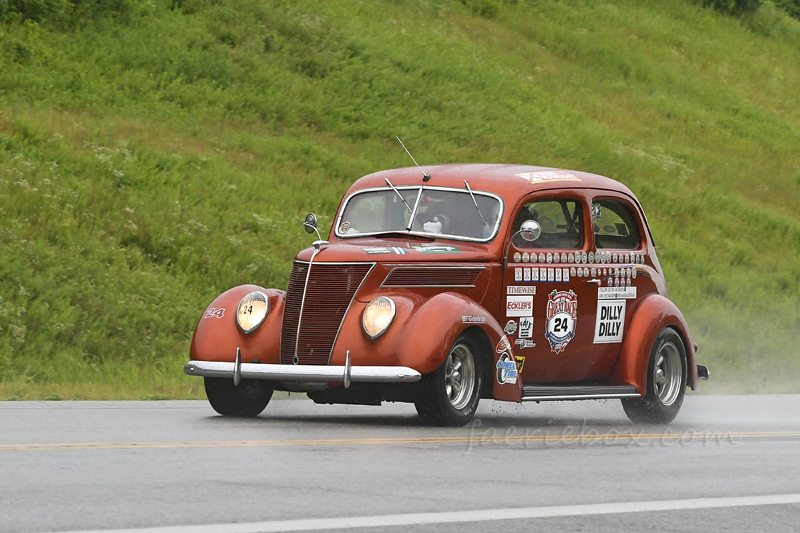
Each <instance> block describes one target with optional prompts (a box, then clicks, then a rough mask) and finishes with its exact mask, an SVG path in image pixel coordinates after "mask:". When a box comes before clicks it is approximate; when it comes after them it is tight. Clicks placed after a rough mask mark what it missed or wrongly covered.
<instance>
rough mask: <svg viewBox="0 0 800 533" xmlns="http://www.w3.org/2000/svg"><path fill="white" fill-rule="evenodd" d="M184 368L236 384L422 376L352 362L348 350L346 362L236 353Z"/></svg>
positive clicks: (400, 380)
mask: <svg viewBox="0 0 800 533" xmlns="http://www.w3.org/2000/svg"><path fill="white" fill-rule="evenodd" d="M183 372H184V373H185V374H187V375H189V376H204V377H212V378H231V379H233V381H234V383H236V384H237V385H238V384H239V381H240V380H241V379H266V380H271V381H296V382H321V381H322V382H330V381H338V382H342V383H344V386H345V387H349V386H350V383H351V382H365V383H413V382H415V381H419V380H420V378H422V374H420V373H419V372H417V371H416V370H414V369H413V368H408V367H405V366H351V365H350V354H349V353H348V357H347V361H346V363H345V366H322V365H266V364H264V365H262V364H260V363H242V362H241V358H240V356H239V354H238V353H237V354H236V362H233V363H221V362H216V361H189V362H188V363H186V365H185V366H184V367H183Z"/></svg>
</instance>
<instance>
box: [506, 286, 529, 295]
mask: <svg viewBox="0 0 800 533" xmlns="http://www.w3.org/2000/svg"><path fill="white" fill-rule="evenodd" d="M506 294H536V285H533V286H531V285H509V286H508V287H506Z"/></svg>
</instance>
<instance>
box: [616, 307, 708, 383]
mask: <svg viewBox="0 0 800 533" xmlns="http://www.w3.org/2000/svg"><path fill="white" fill-rule="evenodd" d="M668 327H671V328H673V329H675V330H676V331H677V333H678V335H680V336H681V338H682V339H683V343H684V347H685V348H686V358H687V361H686V363H687V365H688V366H689V372H688V378H689V386H690V387H691V388H692V390H694V389H695V388H696V387H697V363H696V361H695V349H694V343H693V342H692V338H691V336H690V335H689V326H688V325H687V324H686V320H685V319H684V318H683V315H682V314H681V312H680V311H679V310H678V308H677V306H676V305H675V304H674V303H672V302H671V301H670V300H668V299H667V298H665V297H664V296H661V295H660V294H656V293H651V294H648V295H647V296H645V297H644V299H643V300H642V302H641V303H640V304H639V306H638V307H637V308H636V311H635V312H634V315H633V318H632V319H631V323H630V326H628V331H627V332H626V334H625V340H624V341H623V344H622V350H621V352H620V356H619V360H618V361H617V365H616V367H615V368H614V374H613V376H612V381H614V382H618V383H629V384H631V385H635V386H636V391H637V392H638V393H639V394H641V395H642V396H644V395H645V394H647V365H648V363H649V361H650V350H651V349H652V347H653V343H654V342H655V340H656V337H657V336H658V334H659V333H660V332H661V330H662V329H664V328H668Z"/></svg>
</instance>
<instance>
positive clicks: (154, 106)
mask: <svg viewBox="0 0 800 533" xmlns="http://www.w3.org/2000/svg"><path fill="white" fill-rule="evenodd" d="M137 5H138V8H137V10H134V12H133V14H132V15H131V16H128V17H127V18H125V19H120V20H112V19H102V18H101V19H100V20H99V21H98V22H97V23H95V24H88V25H85V26H77V27H73V28H72V29H59V26H54V25H51V24H49V23H48V22H47V21H46V20H45V21H43V22H42V24H41V25H37V24H33V23H31V22H27V23H19V22H8V23H5V24H0V399H2V398H3V397H13V398H35V399H44V398H47V397H50V398H56V397H61V398H64V399H69V398H93V399H105V398H145V397H151V398H153V397H159V398H160V397H165V396H169V397H172V398H192V397H202V396H203V392H202V384H201V382H200V380H197V379H192V378H188V377H185V376H183V375H182V373H181V365H182V364H183V362H185V360H186V357H187V354H188V345H189V341H190V339H191V335H192V331H193V329H194V325H195V323H196V321H197V319H198V318H199V315H200V313H201V311H202V310H203V309H204V307H205V306H206V305H207V304H208V303H209V302H210V301H211V300H212V299H213V298H214V297H215V296H216V295H217V294H218V293H220V292H221V291H223V290H226V289H227V288H230V287H231V286H234V285H238V284H241V283H248V282H253V283H258V284H260V285H264V286H275V287H279V288H284V287H285V286H286V282H287V279H288V272H289V268H290V263H291V258H292V256H293V254H294V253H295V252H296V251H297V250H299V249H301V248H302V247H305V246H306V245H307V244H308V242H309V241H308V238H307V236H306V234H305V233H304V232H303V231H302V228H301V223H302V219H303V217H304V216H305V214H306V213H307V212H309V211H314V212H316V213H317V215H318V216H319V217H320V219H321V222H322V226H323V227H324V229H325V230H326V231H327V229H328V228H329V226H330V222H331V216H332V215H333V213H334V210H335V208H336V206H337V205H338V201H339V198H340V196H341V194H342V193H343V192H344V191H345V190H346V188H347V187H348V186H349V185H350V184H351V183H352V181H354V180H355V179H357V178H358V177H360V176H361V175H364V174H366V173H369V172H372V171H375V170H380V169H385V168H392V167H397V166H407V165H408V164H409V161H408V159H407V156H406V155H405V153H404V152H403V151H402V149H399V146H398V145H397V143H396V141H395V140H394V136H395V135H399V136H400V137H401V138H402V139H403V140H404V141H405V142H406V144H407V145H408V146H409V147H410V148H411V150H412V152H413V153H414V155H415V157H416V158H417V160H418V161H420V162H421V163H425V164H433V163H447V162H455V161H473V162H516V163H530V164H541V165H552V166H558V167H566V168H575V169H580V170H586V171H590V172H595V173H598V174H603V175H607V176H610V177H613V178H615V179H618V180H619V181H622V182H623V183H626V184H627V185H628V186H629V187H631V189H632V190H633V191H634V192H635V193H636V194H637V195H638V197H639V199H640V200H641V201H642V203H643V205H644V208H645V211H646V212H647V214H648V217H649V220H650V223H651V225H652V228H653V232H654V235H655V239H656V243H657V245H658V251H659V258H660V259H661V262H662V265H663V266H664V269H665V271H666V274H667V279H668V281H669V289H670V296H671V298H672V299H673V300H674V301H675V302H676V303H677V304H678V306H679V307H680V308H681V309H682V310H683V312H684V314H685V315H686V317H687V319H688V321H689V324H690V327H691V328H692V331H693V333H694V336H695V337H696V340H697V342H698V344H700V352H699V357H700V360H701V361H702V362H704V363H707V364H708V365H709V366H710V367H711V370H712V381H709V382H707V383H702V384H701V388H702V390H703V391H734V392H776V391H798V390H799V389H800V362H798V361H799V360H800V358H798V357H797V355H798V348H797V346H798V343H799V342H800V333H798V332H799V331H800V254H798V249H800V217H799V216H798V214H797V207H798V206H800V151H798V149H797V147H798V146H800V79H799V78H800V44H799V43H800V40H798V39H796V38H795V37H796V36H797V35H800V33H797V34H796V33H794V30H793V29H792V28H794V26H792V24H793V23H794V22H795V21H793V20H792V19H787V18H785V17H783V18H781V17H782V15H780V14H779V13H778V14H777V15H776V14H775V13H773V12H769V13H768V12H767V11H765V12H764V13H761V14H759V13H756V15H754V17H760V18H757V19H754V20H756V22H757V23H755V22H752V21H751V22H748V21H740V20H737V19H733V18H729V17H724V16H721V15H719V14H717V13H715V12H714V11H711V10H709V9H702V8H700V7H698V6H697V5H695V4H693V3H691V2H685V1H681V0H639V1H634V0H608V1H600V0H597V1H581V2H579V1H560V2H559V1H554V0H540V1H536V2H532V1H531V2H528V1H522V0H521V1H519V2H505V3H502V2H492V1H489V0H485V1H483V2H477V1H471V2H467V3H466V4H465V3H462V2H460V1H457V0H452V1H450V0H438V1H437V0H428V1H421V0H375V1H360V2H359V1H346V0H340V1H333V0H326V1H298V2H291V3H285V4H284V3H277V2H257V1H254V0H232V1H229V2H224V1H219V2H203V1H201V0H194V1H192V2H189V1H188V0H187V1H185V2H184V7H183V9H176V10H171V9H169V7H170V5H171V3H170V2H167V1H166V0H159V1H156V2H154V3H152V2H151V3H144V2H143V3H141V4H137ZM487 6H488V8H487V9H484V8H486V7H487ZM762 9H763V8H762ZM481 13H483V15H484V16H481ZM770 13H771V14H770ZM775 16H778V18H777V19H775V20H777V21H778V22H775V20H773V19H774V17H775ZM770 17H773V19H770ZM770 21H772V22H770ZM770 28H778V29H777V30H775V31H769V30H770ZM778 30H780V31H778ZM154 395H155V396H154Z"/></svg>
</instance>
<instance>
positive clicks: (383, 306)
mask: <svg viewBox="0 0 800 533" xmlns="http://www.w3.org/2000/svg"><path fill="white" fill-rule="evenodd" d="M392 320H394V302H393V301H392V299H391V298H387V297H386V296H379V297H378V298H375V299H374V300H372V301H371V302H370V303H369V304H367V307H366V309H364V320H363V323H364V332H365V333H366V334H367V335H369V338H370V339H377V338H378V337H380V336H381V335H383V334H384V333H386V330H387V329H389V326H391V325H392Z"/></svg>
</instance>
